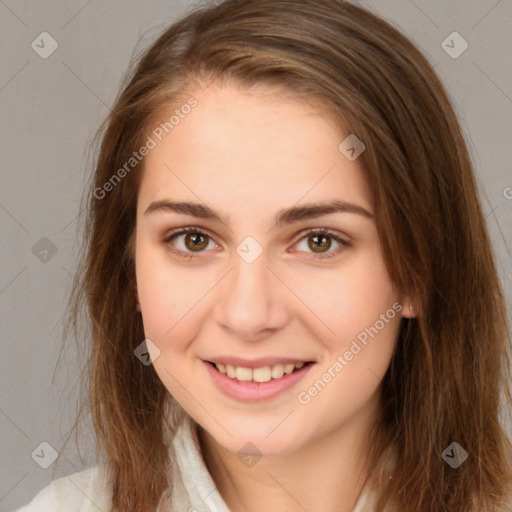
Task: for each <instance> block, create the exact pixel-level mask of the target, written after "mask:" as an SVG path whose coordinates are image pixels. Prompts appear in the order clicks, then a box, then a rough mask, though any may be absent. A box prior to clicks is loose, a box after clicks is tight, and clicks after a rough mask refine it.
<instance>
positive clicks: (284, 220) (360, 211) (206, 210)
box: [144, 199, 374, 225]
mask: <svg viewBox="0 0 512 512" xmlns="http://www.w3.org/2000/svg"><path fill="white" fill-rule="evenodd" d="M154 212H174V213H180V214H182V215H191V216H192V217H198V218H201V219H214V220H218V221H219V222H222V223H223V224H226V225H227V224H228V221H227V218H225V217H223V216H222V215H221V214H219V213H217V212H216V211H215V210H212V209H211V208H210V207H209V206H206V205H205V204H200V203H189V202H182V201H178V202H175V201H168V200H165V199H163V200H160V201H153V202H152V203H150V205H149V206H148V207H147V208H146V210H145V211H144V215H149V214H150V213H154ZM330 213H354V214H357V215H362V216H363V217H366V218H368V219H373V217H374V216H373V214H372V213H370V212H369V211H368V210H367V209H366V208H364V207H363V206H360V205H358V204H355V203H348V202H346V201H339V200H335V201H331V202H323V203H308V204H305V205H302V206H294V207H292V208H286V209H282V210H279V211H278V212H277V214H276V215H275V217H274V223H275V224H276V225H280V224H292V223H294V222H298V221H301V220H306V219H314V218H316V217H321V216H322V215H328V214H330Z"/></svg>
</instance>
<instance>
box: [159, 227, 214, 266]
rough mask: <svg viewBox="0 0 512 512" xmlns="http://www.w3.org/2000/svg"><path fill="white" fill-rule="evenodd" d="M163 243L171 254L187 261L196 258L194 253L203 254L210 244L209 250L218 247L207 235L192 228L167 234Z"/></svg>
mask: <svg viewBox="0 0 512 512" xmlns="http://www.w3.org/2000/svg"><path fill="white" fill-rule="evenodd" d="M163 243H164V244H165V245H166V247H167V249H168V250H169V251H170V252H172V253H173V254H177V255H178V256H183V257H184V258H187V259H189V260H190V259H192V258H195V257H196V256H195V254H194V253H196V254H199V253H201V252H205V250H206V249H207V248H208V246H209V245H210V244H211V247H210V248H211V249H214V248H217V247H218V245H217V244H216V243H215V242H214V241H213V239H212V238H211V237H210V236H209V235H208V233H206V232H204V231H202V230H201V229H199V228H194V227H192V226H190V227H186V228H182V229H177V230H175V231H173V232H172V233H169V234H168V235H167V236H166V237H164V239H163Z"/></svg>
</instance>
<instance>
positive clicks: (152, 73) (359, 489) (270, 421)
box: [21, 0, 512, 512]
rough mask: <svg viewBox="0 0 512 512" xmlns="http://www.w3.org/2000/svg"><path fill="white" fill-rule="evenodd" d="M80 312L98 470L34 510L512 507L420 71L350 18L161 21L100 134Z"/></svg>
mask: <svg viewBox="0 0 512 512" xmlns="http://www.w3.org/2000/svg"><path fill="white" fill-rule="evenodd" d="M86 240H87V242H88V244H87V253H86V254H85V256H84V260H83V264H82V266H81V268H80V272H79V273H78V274H77V280H76V286H75V290H74V295H73V297H72V298H73V302H72V308H71V313H72V315H71V317H70V318H71V323H72V324H73V326H74V328H75V334H77V325H78V316H79V312H80V306H81V305H82V303H83V302H85V303H86V304H87V307H88V314H89V316H90V319H91V325H92V334H93V336H92V338H93V341H92V349H91V353H90V365H89V368H88V370H89V376H90V402H89V404H88V406H90V410H91V412H92V418H93V421H94V427H95V429H96V433H97V440H98V443H97V453H98V455H105V462H104V463H102V464H99V465H97V466H94V467H92V468H88V469H86V470H83V471H81V472H79V473H75V474H73V475H70V476H69V477H63V478H60V479H58V480H56V481H54V482H53V483H52V484H50V486H48V487H47V488H45V489H44V490H43V491H41V492H40V493H39V494H38V495H37V496H36V497H35V498H34V499H33V501H32V502H31V503H30V504H29V505H28V506H26V507H24V508H22V509H21V510H22V511H23V512H29V511H46V510H52V511H57V510H81V511H84V510H98V509H99V510H104V511H107V510H109V511H115V512H128V511H137V512H140V511H144V512H155V511H157V510H159V511H161V512H164V511H180V512H185V511H189V512H193V511H228V510H232V511H237V512H238V511H247V512H253V511H261V510H278V511H280V512H287V511H302V510H306V511H309V512H314V511H318V510H322V511H324V512H335V511H336V512H349V511H357V512H377V511H379V512H380V511H384V510H385V511H386V512H406V511H407V512H409V511H410V512H418V511H428V512H441V511H447V510H450V511H455V510H456V511H461V512H462V511H465V512H466V511H467V512H470V511H471V512H473V511H474V512H476V511H478V512H483V511H500V512H505V511H510V510H512V503H511V494H512V470H511V466H510V453H511V444H510V439H509V438H508V437H507V435H506V431H505V430H504V428H503V424H502V423H501V421H500V420H501V416H502V414H503V413H504V412H506V411H508V410H509V408H510V403H511V402H510V399H511V394H510V389H509V386H508V384H509V382H510V373H508V372H509V369H510V367H509V363H510V359H509V355H510V354H509V351H508V349H509V347H510V337H509V331H508V325H507V317H506V307H505V301H504V297H503V293H502V290H501V287H500V283H499V280H498V277H497V272H496V266H495V262H494V257H493V252H492V249H491V243H490V240H489V236H488V233H487V231H486V227H485V222H484V217H483V215H482V210H481V206H480V203H479V198H478V191H477V186H476V183H475V178H474V174H473V170H472V165H471V162H470V158H469V156H468V151H467V148H466V145H465V142H464V139H463V137H462V135H461V130H460V128H459V125H458V123H457V120H456V117H455V114H454V111H453V109H452V107H451V106H450V103H449V101H448V99H447V96H446V93H445V91H444V89H443V87H442V85H441V83H440V81H439V79H438V78H437V76H436V75H435V73H434V72H433V70H432V68H431V66H430V65H429V64H428V62H427V61H426V59H425V58H424V57H423V56H422V55H421V53H420V52H419V51H418V50H417V49H416V48H415V47H414V46H413V44H412V43H411V42H410V41H408V40H407V39H406V38H405V37H404V36H403V35H401V34H400V33H398V32H397V31H396V30H395V29H394V28H392V27H391V26H390V25H389V24H387V23H386V22H384V21H383V20H381V19H379V18H377V17H376V16H375V15H373V14H371V13H369V12H367V11H366V10H364V9H362V8H359V7H356V6H353V5H351V4H349V3H346V2H343V1H340V0H323V1H322V2H317V1H313V0H293V1H291V0H244V1H236V0H227V1H224V2H222V3H220V4H219V5H216V6H213V7H205V8H202V9H197V10H196V11H194V12H192V13H190V14H189V15H187V16H186V17H184V18H183V19H181V20H180V21H178V22H177V23H175V24H173V25H172V26H171V27H170V28H169V29H168V30H167V31H166V32H165V33H164V34H163V35H162V36H161V37H160V38H159V39H158V40H157V41H156V42H155V43H154V44H153V45H152V46H151V48H149V50H147V51H146V52H145V54H144V55H143V56H142V57H141V59H140V60H139V62H138V64H137V66H136V67H135V69H134V71H133V73H132V75H131V76H130V78H129V81H128V84H127V85H126V87H125V88H124V90H123V91H122V93H121V94H120V96H119V97H118V99H117V101H116V102H115V104H114V106H113V109H112V113H111V115H110V116H109V118H108V119H107V121H106V124H105V127H104V131H103V132H102V143H101V149H100V152H99V156H98V160H97V165H96V170H95V177H94V183H93V185H92V187H91V190H90V192H89V217H88V225H87V232H86Z"/></svg>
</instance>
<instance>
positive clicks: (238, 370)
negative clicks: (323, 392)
mask: <svg viewBox="0 0 512 512" xmlns="http://www.w3.org/2000/svg"><path fill="white" fill-rule="evenodd" d="M207 362H208V363H209V364H210V365H211V366H213V368H215V370H217V371H218V372H219V373H221V374H223V375H226V376H227V377H229V378H230V379H232V380H236V381H239V382H258V383H262V384H263V383H265V382H270V381H273V380H279V379H282V378H283V377H285V376H287V375H290V374H292V373H296V372H298V371H299V370H301V369H302V368H304V367H306V366H310V365H312V364H313V361H308V362H300V363H286V364H274V365H266V366H261V367H259V368H247V367H244V366H234V365H231V364H222V363H214V362H212V361H207Z"/></svg>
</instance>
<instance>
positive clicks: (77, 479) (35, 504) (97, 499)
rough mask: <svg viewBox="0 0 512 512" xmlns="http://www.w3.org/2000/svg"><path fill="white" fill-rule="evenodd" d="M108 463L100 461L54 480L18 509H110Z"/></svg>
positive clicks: (40, 511) (81, 511)
mask: <svg viewBox="0 0 512 512" xmlns="http://www.w3.org/2000/svg"><path fill="white" fill-rule="evenodd" d="M110 492H111V491H110V488H109V485H108V482H107V477H106V465H105V464H104V463H103V464H98V465H96V466H92V467H90V468H87V469H84V470H82V471H78V472H76V473H73V474H71V475H67V476H63V477H61V478H58V479H56V480H54V481H53V482H51V483H50V484H49V485H47V486H46V487H45V488H43V489H42V490H41V491H39V493H38V494H36V496H35V497H34V498H33V499H32V501H30V503H28V504H27V505H25V506H23V507H21V508H20V509H18V510H17V511H16V512H46V511H48V512H50V511H51V512H60V511H63V512H64V511H66V512H67V511H70V510H73V511H74V512H75V511H76V512H89V511H93V510H94V511H95V512H97V511H98V510H103V511H105V512H106V511H107V510H108V509H109V508H110V500H111V494H110Z"/></svg>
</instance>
